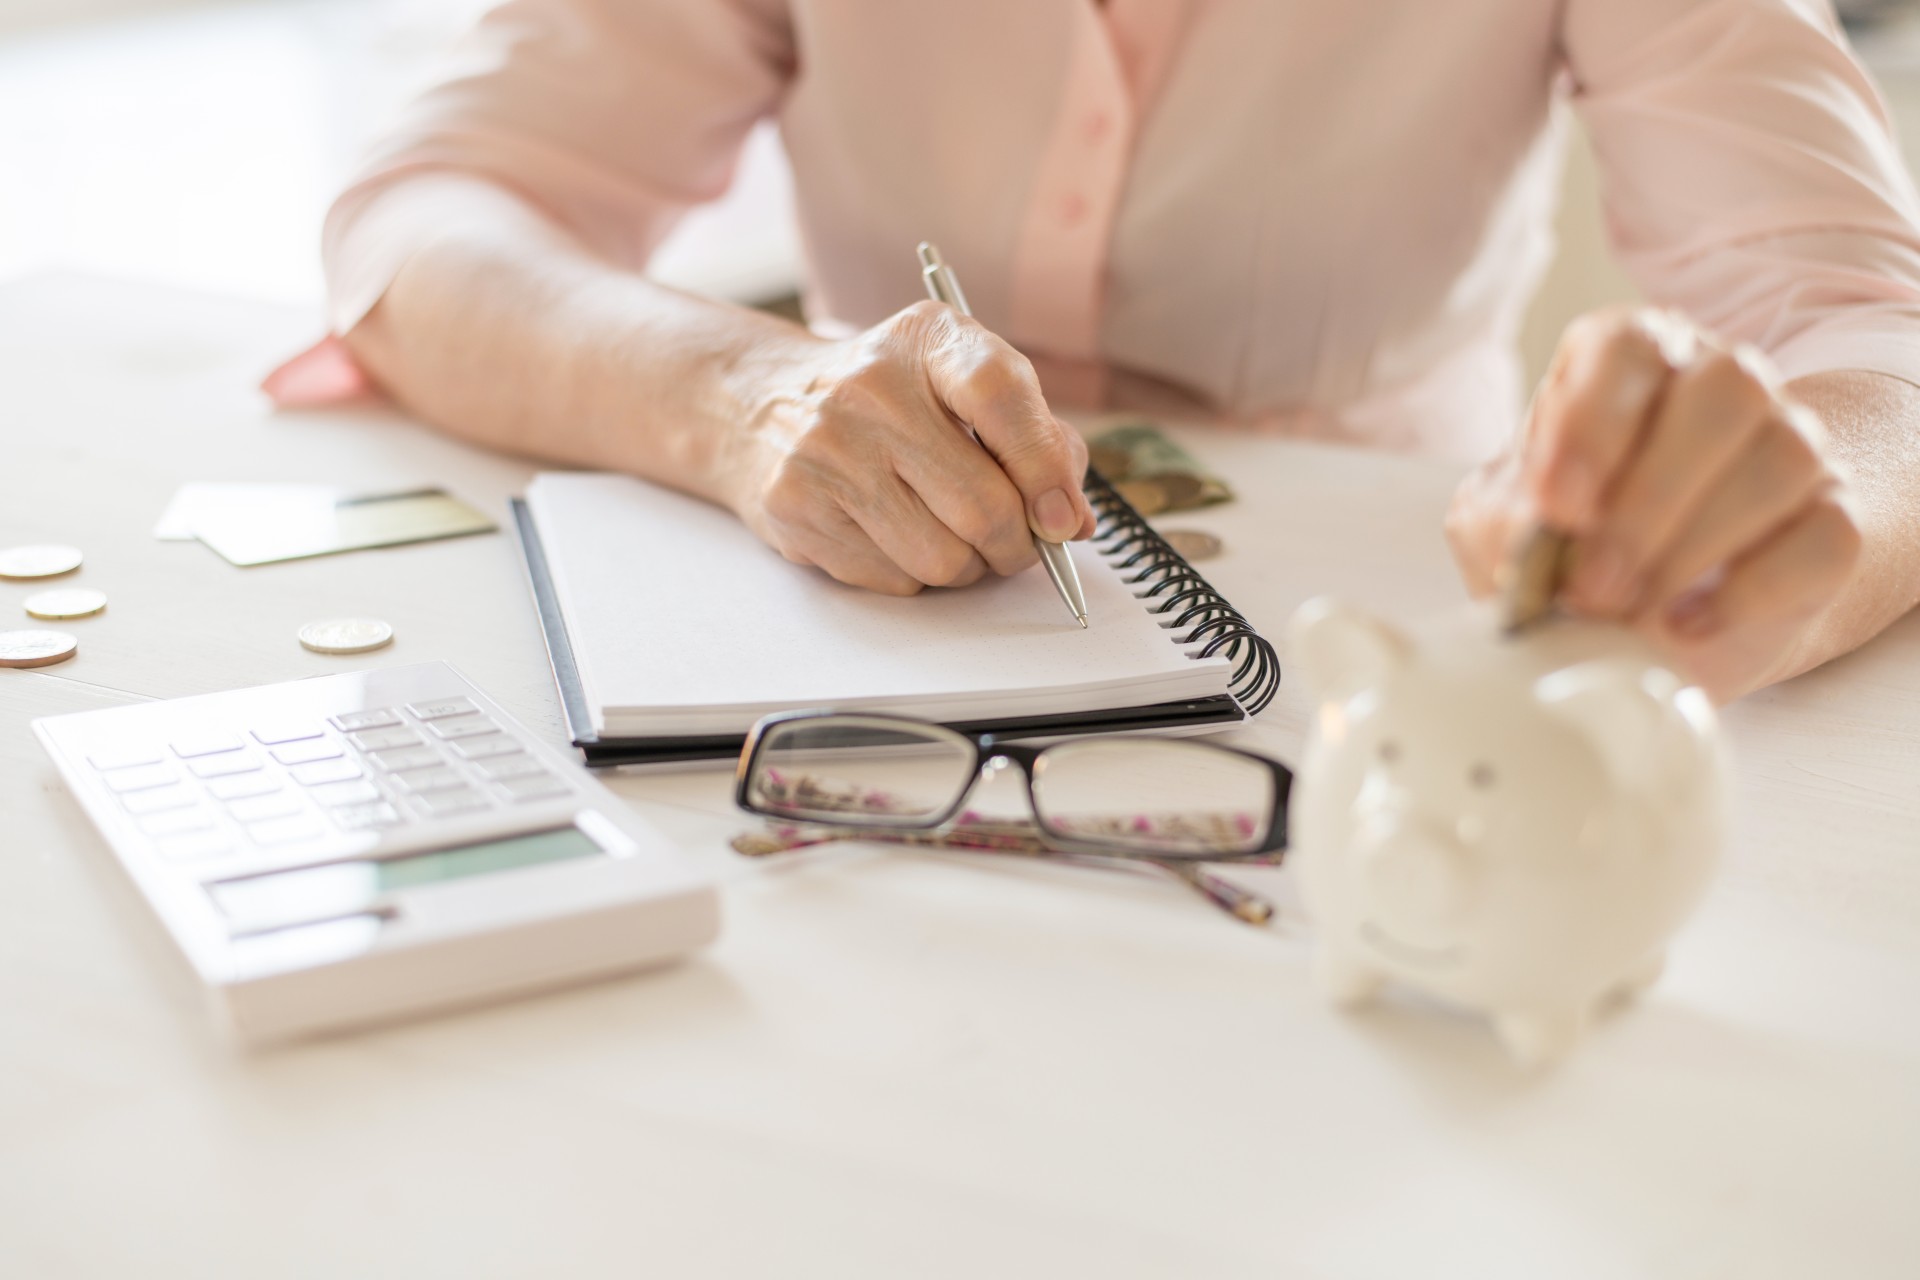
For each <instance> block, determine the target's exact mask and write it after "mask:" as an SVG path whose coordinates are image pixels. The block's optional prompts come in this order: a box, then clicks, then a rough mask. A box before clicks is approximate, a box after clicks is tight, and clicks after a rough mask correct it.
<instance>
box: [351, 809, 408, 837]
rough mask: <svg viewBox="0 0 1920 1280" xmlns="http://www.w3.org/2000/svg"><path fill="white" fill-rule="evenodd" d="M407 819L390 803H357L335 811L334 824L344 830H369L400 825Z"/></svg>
mask: <svg viewBox="0 0 1920 1280" xmlns="http://www.w3.org/2000/svg"><path fill="white" fill-rule="evenodd" d="M405 821H406V819H405V818H402V817H401V816H400V811H399V810H398V809H395V808H394V807H393V806H392V805H390V804H357V805H354V806H352V807H351V808H347V809H335V810H334V811H333V825H335V826H336V827H339V828H340V829H341V830H342V831H367V830H370V829H372V828H375V827H395V826H399V825H400V824H401V823H402V822H405Z"/></svg>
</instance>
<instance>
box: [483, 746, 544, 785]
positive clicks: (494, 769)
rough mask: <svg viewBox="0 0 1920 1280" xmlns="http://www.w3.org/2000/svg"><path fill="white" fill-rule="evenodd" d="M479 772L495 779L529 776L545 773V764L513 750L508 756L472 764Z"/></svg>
mask: <svg viewBox="0 0 1920 1280" xmlns="http://www.w3.org/2000/svg"><path fill="white" fill-rule="evenodd" d="M474 767H475V768H477V769H478V770H480V772H481V773H483V774H485V775H486V776H487V777H489V778H493V779H495V780H496V781H497V780H499V779H501V778H530V777H532V776H533V775H534V774H536V773H545V772H546V771H547V770H546V766H544V765H542V764H541V763H540V762H539V761H538V760H535V759H534V758H533V757H532V756H530V755H526V754H523V753H521V752H515V753H514V754H513V755H510V756H500V757H498V758H497V759H493V760H482V761H480V763H479V764H477V765H475V766H474Z"/></svg>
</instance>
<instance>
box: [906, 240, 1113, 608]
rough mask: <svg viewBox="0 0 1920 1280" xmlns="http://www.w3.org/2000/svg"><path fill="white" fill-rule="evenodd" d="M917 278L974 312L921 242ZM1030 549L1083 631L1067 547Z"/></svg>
mask: <svg viewBox="0 0 1920 1280" xmlns="http://www.w3.org/2000/svg"><path fill="white" fill-rule="evenodd" d="M920 277H921V279H923V280H925V281H926V283H927V296H928V297H930V298H932V299H933V300H934V301H935V302H944V303H946V304H947V305H948V306H950V307H952V308H953V309H954V310H955V311H958V312H959V313H960V314H961V315H963V316H971V315H972V314H973V308H971V307H969V306H968V305H967V295H966V294H965V293H963V292H961V289H960V280H959V278H958V277H956V276H955V275H954V274H953V268H951V267H949V266H948V265H947V264H946V262H945V261H944V260H942V258H941V257H940V251H939V250H938V249H936V248H934V247H933V246H932V245H930V244H928V243H927V242H926V241H924V240H923V241H921V242H920ZM1033 546H1034V549H1035V550H1036V551H1038V552H1039V553H1040V563H1041V564H1044V565H1045V566H1046V567H1047V576H1048V577H1050V578H1052V579H1053V586H1054V589H1055V590H1056V591H1058V592H1059V593H1060V598H1061V599H1062V600H1064V601H1065V602H1066V605H1067V608H1068V610H1070V611H1071V612H1072V614H1073V617H1074V621H1076V622H1078V623H1079V624H1080V625H1081V626H1082V627H1084V626H1086V625H1087V597H1086V593H1085V592H1083V591H1082V590H1081V589H1080V574H1079V571H1078V570H1076V569H1075V568H1074V567H1073V556H1072V555H1071V554H1069V553H1068V551H1067V548H1066V545H1065V544H1064V543H1062V542H1059V541H1052V540H1049V539H1047V538H1045V537H1042V536H1041V535H1040V534H1039V533H1035V534H1034V536H1033Z"/></svg>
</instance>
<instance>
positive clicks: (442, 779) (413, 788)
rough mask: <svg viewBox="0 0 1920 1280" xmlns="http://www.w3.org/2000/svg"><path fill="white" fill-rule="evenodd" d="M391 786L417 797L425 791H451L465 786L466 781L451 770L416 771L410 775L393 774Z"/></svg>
mask: <svg viewBox="0 0 1920 1280" xmlns="http://www.w3.org/2000/svg"><path fill="white" fill-rule="evenodd" d="M393 785H394V786H396V787H398V788H400V790H402V791H404V792H406V793H407V794H409V795H419V794H421V793H422V792H427V791H451V790H453V789H454V788H455V787H464V786H466V785H467V783H466V779H464V778H462V777H461V776H460V775H459V774H457V773H455V772H454V771H453V770H451V769H446V768H441V769H416V770H414V771H413V772H412V773H401V774H395V775H394V779H393Z"/></svg>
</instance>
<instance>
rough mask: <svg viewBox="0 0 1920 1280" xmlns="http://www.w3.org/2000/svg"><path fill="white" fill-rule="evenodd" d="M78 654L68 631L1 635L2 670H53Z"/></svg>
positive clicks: (6, 632) (12, 632) (76, 641)
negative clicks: (21, 668) (33, 668)
mask: <svg viewBox="0 0 1920 1280" xmlns="http://www.w3.org/2000/svg"><path fill="white" fill-rule="evenodd" d="M78 652H80V642H79V641H78V640H75V639H74V638H73V637H72V636H70V635H68V634H66V633H65V632H64V631H0V667H50V666H52V665H53V664H54V663H56V662H65V661H66V660H67V659H68V658H71V657H72V656H73V655H74V654H76V653H78Z"/></svg>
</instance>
